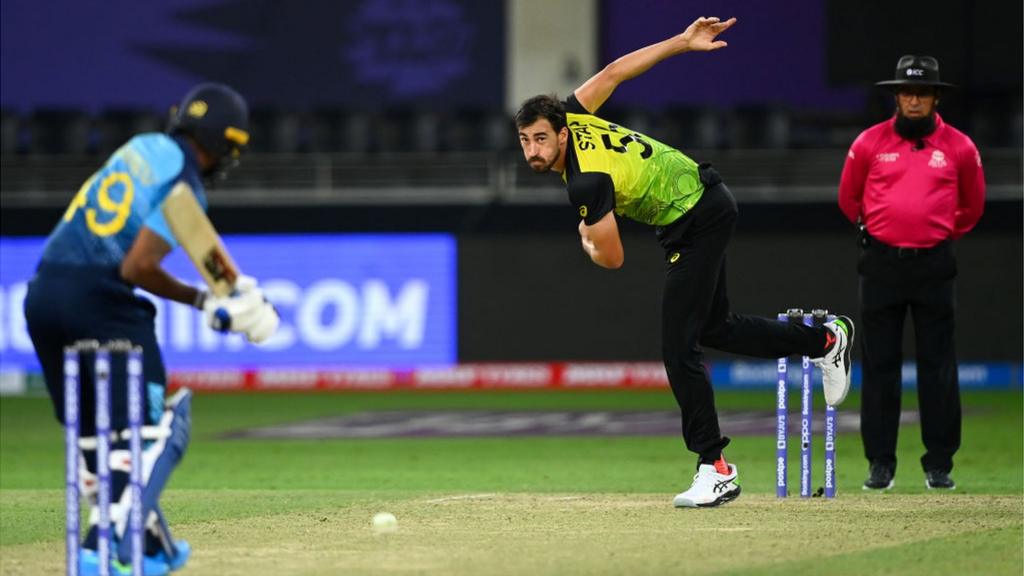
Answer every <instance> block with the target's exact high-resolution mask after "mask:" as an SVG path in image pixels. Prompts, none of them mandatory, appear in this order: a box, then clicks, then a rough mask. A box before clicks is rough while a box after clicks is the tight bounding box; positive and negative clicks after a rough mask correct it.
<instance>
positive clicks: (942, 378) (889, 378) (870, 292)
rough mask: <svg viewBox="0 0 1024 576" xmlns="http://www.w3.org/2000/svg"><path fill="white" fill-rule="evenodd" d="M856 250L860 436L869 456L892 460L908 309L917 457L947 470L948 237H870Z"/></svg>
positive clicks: (950, 443) (951, 446)
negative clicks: (892, 241)
mask: <svg viewBox="0 0 1024 576" xmlns="http://www.w3.org/2000/svg"><path fill="white" fill-rule="evenodd" d="M869 242H870V243H869V245H868V247H867V248H865V249H864V250H863V251H862V253H861V258H860V262H859V263H858V271H859V272H860V304H861V312H860V317H861V326H862V328H861V332H860V334H861V338H860V342H861V351H862V354H863V362H864V384H863V393H862V400H861V436H862V438H863V440H864V455H865V456H866V457H867V459H868V460H869V461H870V462H877V463H883V464H889V465H892V466H895V464H896V437H897V433H898V431H899V424H900V399H901V395H902V379H901V367H902V364H903V349H902V344H903V323H904V320H905V318H906V316H907V309H909V310H910V313H911V316H912V317H913V322H914V336H915V341H916V344H917V358H916V360H917V398H918V404H919V410H920V415H921V438H922V440H923V442H924V447H925V454H924V456H922V458H921V465H922V467H923V468H924V469H925V471H928V470H940V471H944V472H949V471H950V470H952V469H953V455H954V454H955V453H956V451H957V449H959V448H960V420H961V412H960V383H959V380H958V377H957V366H956V351H955V348H954V344H953V334H954V328H955V323H954V316H955V311H956V293H955V284H954V282H955V278H956V259H955V258H954V255H953V249H952V246H951V245H950V243H949V242H943V243H941V244H939V245H938V246H936V247H935V248H932V249H929V250H927V251H924V252H917V253H914V252H902V253H901V252H900V251H897V250H896V249H894V248H891V247H889V246H885V245H883V244H880V243H879V242H877V241H874V240H870V241H869Z"/></svg>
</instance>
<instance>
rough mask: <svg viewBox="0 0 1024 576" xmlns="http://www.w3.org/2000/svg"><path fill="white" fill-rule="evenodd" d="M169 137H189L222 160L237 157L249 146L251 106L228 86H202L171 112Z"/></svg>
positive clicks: (189, 92) (168, 127)
mask: <svg viewBox="0 0 1024 576" xmlns="http://www.w3.org/2000/svg"><path fill="white" fill-rule="evenodd" d="M167 133H168V134H188V135H190V136H192V137H193V138H195V140H196V142H198V143H199V145H200V146H202V147H203V149H204V150H205V151H206V152H207V153H209V154H211V155H213V156H214V157H215V158H217V159H220V158H224V157H229V156H230V157H237V156H238V155H239V154H241V153H242V152H243V151H244V150H245V148H246V145H247V144H248V143H249V106H248V104H246V103H245V98H242V95H241V94H239V93H238V92H235V91H234V90H233V89H232V88H231V87H229V86H226V85H224V84H217V83H206V84H199V85H198V86H195V87H194V88H192V89H191V90H189V91H188V94H186V95H185V98H183V99H182V101H181V104H179V105H178V106H177V107H175V108H174V109H172V110H171V119H170V121H169V122H168V124H167Z"/></svg>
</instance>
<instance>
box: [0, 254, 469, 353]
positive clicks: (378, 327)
mask: <svg viewBox="0 0 1024 576" xmlns="http://www.w3.org/2000/svg"><path fill="white" fill-rule="evenodd" d="M224 240H225V243H226V244H227V246H228V249H229V250H230V251H231V253H232V255H233V256H234V258H235V260H236V261H237V262H238V264H239V266H240V267H241V268H242V270H243V271H244V272H245V273H246V274H249V275H251V276H254V277H256V278H258V279H259V281H260V285H261V286H262V288H263V290H264V292H265V293H266V295H267V297H268V298H269V299H270V300H271V301H272V302H273V303H274V305H275V306H276V307H277V309H278V311H279V312H280V314H281V326H280V328H279V330H278V331H277V333H276V334H275V335H274V336H273V337H272V338H271V339H270V340H268V341H267V342H265V343H264V344H262V345H260V346H254V345H251V344H248V343H246V342H245V341H244V339H243V338H242V337H240V336H238V335H222V334H218V333H215V332H213V331H212V330H210V329H209V328H208V327H207V326H206V325H205V323H204V321H203V319H202V316H201V314H199V313H198V311H196V310H194V309H192V308H191V307H189V306H185V305H181V304H177V303H171V302H165V301H162V300H160V299H156V298H154V299H153V300H154V303H155V304H156V306H157V310H158V314H157V336H158V338H159V339H160V341H161V346H162V348H163V353H164V360H165V362H166V364H167V365H168V366H169V367H172V368H176V369H207V368H261V367H296V368H310V367H336V366H366V367H387V368H397V369H400V368H408V367H412V366H417V365H424V364H450V363H453V362H455V361H456V354H457V350H458V348H457V334H456V330H457V325H456V316H457V301H456V286H457V277H456V244H455V239H454V237H452V236H451V235H447V234H348V235H254V236H227V237H225V239H224ZM43 242H44V239H42V238H9V237H0V369H2V370H18V369H20V370H35V369H37V368H38V362H37V360H36V358H35V355H34V352H33V350H32V342H31V340H30V339H29V336H28V331H27V329H26V326H25V319H24V315H23V312H22V302H23V301H24V298H25V291H26V288H27V283H28V281H29V280H30V279H31V277H32V274H33V270H34V268H35V266H36V264H37V262H38V259H39V254H40V253H41V252H42V247H43ZM165 265H166V268H167V269H168V270H169V271H170V272H171V273H173V274H174V275H176V276H178V277H180V278H183V279H185V280H187V281H190V282H192V283H194V284H196V285H199V284H200V283H201V281H200V279H199V274H198V273H197V272H196V271H195V269H194V268H193V267H192V264H191V263H190V262H189V261H188V258H187V257H186V256H185V254H184V252H183V251H181V250H175V251H174V252H173V253H172V254H171V255H170V256H169V257H168V259H167V261H166V262H165ZM69 289H70V288H69ZM140 293H141V292H140Z"/></svg>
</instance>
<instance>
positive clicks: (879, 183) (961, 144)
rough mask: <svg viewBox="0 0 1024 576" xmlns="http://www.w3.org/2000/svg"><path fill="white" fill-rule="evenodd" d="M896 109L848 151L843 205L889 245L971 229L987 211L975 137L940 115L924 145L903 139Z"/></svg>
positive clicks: (921, 244) (931, 241)
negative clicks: (944, 120)
mask: <svg viewBox="0 0 1024 576" xmlns="http://www.w3.org/2000/svg"><path fill="white" fill-rule="evenodd" d="M895 122H896V118H895V117H893V118H891V119H889V120H887V121H885V122H882V123H880V124H875V125H874V126H872V127H871V128H868V129H867V130H865V131H863V132H861V134H860V136H858V137H857V139H856V140H855V141H854V142H853V146H851V147H850V151H849V153H847V155H846V164H845V165H844V166H843V176H842V179H841V180H840V181H839V208H840V209H841V210H842V211H843V214H845V215H846V217H847V218H849V219H850V221H851V222H856V221H857V218H858V217H860V218H861V220H862V221H863V223H864V224H865V225H866V226H867V229H868V232H869V233H870V234H871V236H873V237H874V238H877V239H878V240H879V241H881V242H884V243H886V244H889V245H890V246H902V247H907V248H929V247H931V246H934V245H936V244H938V243H939V242H942V241H943V240H946V239H947V238H952V239H954V240H956V239H957V238H959V237H961V236H963V235H964V234H966V233H967V232H968V231H969V230H970V229H971V228H973V227H974V225H975V224H977V223H978V219H979V218H981V213H982V210H983V209H984V205H985V174H984V172H983V171H982V168H981V156H980V155H979V154H978V149H977V148H975V146H974V142H971V139H970V138H968V137H967V136H966V135H964V134H963V133H962V132H960V131H959V130H957V129H956V128H953V127H952V126H950V125H948V124H946V123H945V122H943V121H942V118H940V117H939V115H938V114H936V115H935V132H932V133H931V134H930V135H928V136H926V137H925V138H924V139H923V140H922V142H923V144H924V147H923V148H921V149H916V148H918V146H919V144H918V143H917V142H911V141H908V140H904V139H903V138H901V137H900V136H899V135H898V134H896V130H895V128H894V125H895Z"/></svg>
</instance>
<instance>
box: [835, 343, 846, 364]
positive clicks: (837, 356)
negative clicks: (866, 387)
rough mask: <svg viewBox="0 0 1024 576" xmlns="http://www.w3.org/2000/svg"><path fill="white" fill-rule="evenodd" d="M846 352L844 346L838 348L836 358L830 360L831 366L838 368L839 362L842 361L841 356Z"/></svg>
mask: <svg viewBox="0 0 1024 576" xmlns="http://www.w3.org/2000/svg"><path fill="white" fill-rule="evenodd" d="M845 352H846V346H843V347H841V348H839V350H837V351H836V357H835V358H833V359H832V365H833V366H835V367H836V368H839V362H840V361H841V360H842V359H843V354H844V353H845Z"/></svg>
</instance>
